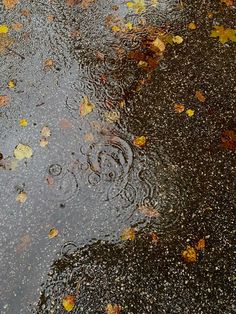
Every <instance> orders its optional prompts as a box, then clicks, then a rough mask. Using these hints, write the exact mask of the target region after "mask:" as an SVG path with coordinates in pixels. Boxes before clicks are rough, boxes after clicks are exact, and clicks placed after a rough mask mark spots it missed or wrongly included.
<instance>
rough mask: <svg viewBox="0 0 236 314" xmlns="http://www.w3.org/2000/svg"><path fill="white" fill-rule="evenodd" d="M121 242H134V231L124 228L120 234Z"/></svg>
mask: <svg viewBox="0 0 236 314" xmlns="http://www.w3.org/2000/svg"><path fill="white" fill-rule="evenodd" d="M120 238H121V240H123V241H126V240H130V241H134V239H135V230H134V229H133V228H131V227H128V228H125V229H124V230H123V231H122V233H121V237H120Z"/></svg>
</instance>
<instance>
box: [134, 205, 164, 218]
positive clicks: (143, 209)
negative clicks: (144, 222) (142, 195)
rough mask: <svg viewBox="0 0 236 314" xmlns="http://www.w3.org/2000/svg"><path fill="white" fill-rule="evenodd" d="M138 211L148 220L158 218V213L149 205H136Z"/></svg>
mask: <svg viewBox="0 0 236 314" xmlns="http://www.w3.org/2000/svg"><path fill="white" fill-rule="evenodd" d="M138 210H139V211H140V213H142V214H143V215H145V216H147V217H150V218H153V217H155V218H157V217H160V213H159V212H158V211H157V210H156V208H154V207H153V206H152V205H150V204H140V205H138Z"/></svg>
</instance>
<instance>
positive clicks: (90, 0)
mask: <svg viewBox="0 0 236 314" xmlns="http://www.w3.org/2000/svg"><path fill="white" fill-rule="evenodd" d="M93 2H95V0H82V1H81V2H80V5H81V7H82V8H83V9H87V8H88V7H89V6H90V5H91V4H92V3H93Z"/></svg>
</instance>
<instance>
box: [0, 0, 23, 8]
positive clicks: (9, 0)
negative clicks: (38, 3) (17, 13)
mask: <svg viewBox="0 0 236 314" xmlns="http://www.w3.org/2000/svg"><path fill="white" fill-rule="evenodd" d="M2 2H3V4H4V6H5V9H7V10H10V9H13V8H14V7H15V6H16V5H17V4H18V3H19V0H3V1H2Z"/></svg>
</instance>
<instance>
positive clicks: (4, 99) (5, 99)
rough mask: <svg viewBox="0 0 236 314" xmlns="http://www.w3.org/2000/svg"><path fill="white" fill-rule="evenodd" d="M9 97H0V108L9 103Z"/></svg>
mask: <svg viewBox="0 0 236 314" xmlns="http://www.w3.org/2000/svg"><path fill="white" fill-rule="evenodd" d="M9 100H10V99H9V97H8V96H6V95H0V107H5V106H6V105H7V104H8V103H9Z"/></svg>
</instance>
